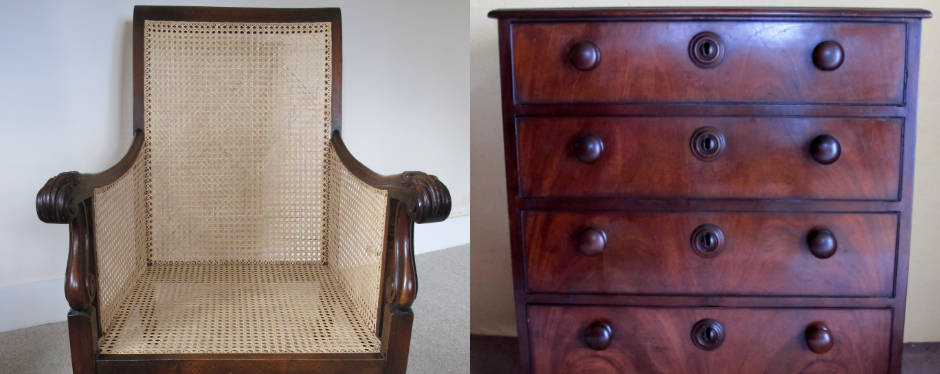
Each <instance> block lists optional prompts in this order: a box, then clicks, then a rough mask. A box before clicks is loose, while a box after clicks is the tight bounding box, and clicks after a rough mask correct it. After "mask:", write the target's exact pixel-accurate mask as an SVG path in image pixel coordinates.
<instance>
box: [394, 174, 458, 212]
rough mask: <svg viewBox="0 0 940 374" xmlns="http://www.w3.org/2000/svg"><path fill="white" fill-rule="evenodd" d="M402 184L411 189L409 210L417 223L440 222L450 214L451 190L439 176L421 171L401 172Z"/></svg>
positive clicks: (408, 200) (407, 200)
mask: <svg viewBox="0 0 940 374" xmlns="http://www.w3.org/2000/svg"><path fill="white" fill-rule="evenodd" d="M401 185H402V187H403V188H404V189H406V190H410V193H409V195H412V197H410V198H409V199H406V201H405V203H406V204H408V203H410V205H411V206H409V208H410V209H409V212H410V213H411V217H412V218H413V219H414V221H415V222H417V223H428V222H440V221H443V220H445V219H447V216H448V215H450V204H451V203H450V191H448V190H447V187H446V186H444V183H441V181H440V180H439V179H437V177H435V176H433V175H428V174H425V173H422V172H420V171H408V172H404V173H402V174H401Z"/></svg>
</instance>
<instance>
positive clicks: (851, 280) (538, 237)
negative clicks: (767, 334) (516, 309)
mask: <svg viewBox="0 0 940 374" xmlns="http://www.w3.org/2000/svg"><path fill="white" fill-rule="evenodd" d="M897 228H898V225H897V216H896V215H895V214H875V213H872V214H835V213H827V214H783V213H646V212H643V213H603V214H588V213H548V212H526V213H525V216H524V230H525V233H524V240H525V266H526V267H525V273H526V280H527V287H528V290H529V291H530V292H549V293H578V292H583V293H623V294H657V295H660V294H663V295H668V294H702V295H704V294H711V295H748V296H762V295H768V296H782V295H804V296H891V294H892V293H893V277H894V263H895V245H896V240H895V238H896V232H897ZM810 243H812V244H810ZM833 249H834V252H833Z"/></svg>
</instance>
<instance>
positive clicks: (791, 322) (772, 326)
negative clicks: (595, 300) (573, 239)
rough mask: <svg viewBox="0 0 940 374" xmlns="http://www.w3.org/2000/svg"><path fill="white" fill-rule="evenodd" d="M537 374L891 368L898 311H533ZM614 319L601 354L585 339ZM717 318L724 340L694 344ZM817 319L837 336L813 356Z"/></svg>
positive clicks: (859, 372)
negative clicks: (594, 326) (701, 327)
mask: <svg viewBox="0 0 940 374" xmlns="http://www.w3.org/2000/svg"><path fill="white" fill-rule="evenodd" d="M528 316H529V320H530V321H531V327H530V328H531V341H532V360H533V365H532V371H531V372H532V373H534V374H551V373H559V374H560V373H565V374H579V373H591V374H606V373H611V374H614V373H618V374H627V373H644V374H651V373H688V374H711V373H716V374H717V373H721V374H734V373H741V374H744V373H748V374H749V373H769V374H775V373H780V374H792V373H830V374H832V373H835V374H866V373H871V374H875V373H877V374H881V373H885V372H886V371H887V370H888V347H887V345H885V344H883V342H885V341H887V340H888V338H889V337H890V332H891V329H890V328H891V312H890V311H889V310H884V309H881V310H877V309H876V310H872V309H722V308H642V307H633V308H623V307H620V308H615V307H575V306H570V307H563V306H530V307H529V310H528ZM599 318H601V319H606V320H608V321H610V322H609V323H610V325H611V329H612V330H613V334H612V335H613V338H612V341H611V342H610V345H609V346H608V347H607V348H606V349H604V350H601V351H595V350H593V349H590V348H588V347H587V346H586V345H585V344H584V343H583V342H582V340H581V339H580V335H581V334H582V333H583V330H584V329H585V327H587V326H588V325H590V324H591V323H592V322H593V321H594V320H595V319H599ZM703 319H715V320H717V321H719V322H721V324H722V325H723V327H724V333H725V337H724V341H723V342H722V344H721V345H720V346H718V347H717V348H715V349H714V350H711V351H706V350H703V349H701V348H698V347H697V346H695V344H694V343H693V342H692V339H691V336H690V331H691V329H692V326H693V325H695V323H696V322H697V321H700V320H703ZM816 321H822V322H824V323H825V324H826V325H827V326H828V327H829V329H830V330H831V332H832V336H833V340H834V344H833V346H832V349H831V350H830V351H828V352H826V353H825V354H816V353H813V352H812V351H810V349H809V347H808V346H807V343H806V338H805V330H806V328H807V327H808V326H809V325H811V324H812V323H814V322H816Z"/></svg>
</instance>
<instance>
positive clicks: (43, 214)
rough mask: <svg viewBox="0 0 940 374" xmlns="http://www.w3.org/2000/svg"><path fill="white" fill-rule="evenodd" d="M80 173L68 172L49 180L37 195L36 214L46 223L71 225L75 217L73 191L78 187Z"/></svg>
mask: <svg viewBox="0 0 940 374" xmlns="http://www.w3.org/2000/svg"><path fill="white" fill-rule="evenodd" d="M78 176H79V174H78V172H77V171H67V172H64V173H61V174H59V175H56V176H55V177H52V178H49V180H48V181H46V184H45V185H44V186H43V187H42V188H41V189H40V190H39V194H38V195H36V213H37V214H38V215H39V219H40V220H41V221H43V222H46V223H69V222H71V221H72V218H74V217H75V213H76V209H75V207H74V203H75V201H74V199H73V197H74V196H73V191H74V190H75V189H76V188H77V187H78Z"/></svg>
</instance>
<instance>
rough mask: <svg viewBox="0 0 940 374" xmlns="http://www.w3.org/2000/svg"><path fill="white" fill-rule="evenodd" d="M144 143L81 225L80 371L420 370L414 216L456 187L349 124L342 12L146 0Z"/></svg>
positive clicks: (51, 187)
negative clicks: (348, 130)
mask: <svg viewBox="0 0 940 374" xmlns="http://www.w3.org/2000/svg"><path fill="white" fill-rule="evenodd" d="M133 32H134V49H133V55H134V123H133V125H134V132H133V133H134V139H133V143H132V145H131V147H130V150H129V151H128V152H127V155H125V156H124V157H123V158H122V159H121V160H120V161H119V162H118V163H117V164H116V165H115V166H113V167H111V168H110V169H108V170H106V171H104V172H101V173H97V174H81V173H78V172H66V173H62V174H59V175H58V176H56V177H54V178H52V179H50V180H49V181H48V182H47V183H46V185H45V186H44V187H43V188H42V189H41V190H40V191H39V194H38V196H37V199H36V209H37V211H38V214H39V218H40V219H41V220H43V221H45V222H49V223H68V224H69V227H70V240H71V243H70V246H69V254H68V265H67V269H66V284H65V296H66V299H67V301H68V303H69V305H70V307H71V311H70V312H69V313H68V326H69V336H70V344H71V352H72V366H73V371H74V372H75V373H80V374H85V373H133V372H139V373H142V372H147V373H158V372H160V373H162V372H174V373H197V372H198V373H231V372H250V373H306V372H317V373H404V372H405V369H406V367H407V361H408V347H409V343H410V340H411V323H412V318H413V317H412V312H411V305H412V302H413V301H414V299H415V296H416V293H417V287H418V285H417V276H416V273H415V265H414V259H413V246H412V234H413V227H414V223H415V222H418V223H422V222H434V221H440V220H443V219H444V218H446V217H447V215H448V214H449V212H450V195H449V193H448V191H447V189H446V188H445V187H444V185H443V184H442V183H441V182H440V181H438V179H437V178H435V177H433V176H429V175H427V174H424V173H420V172H406V173H402V174H400V175H392V176H380V175H378V174H375V173H373V172H372V171H370V170H369V169H367V168H366V167H364V166H363V165H362V164H361V163H359V162H358V161H357V160H356V159H355V158H354V157H353V156H352V155H351V154H350V153H349V151H348V150H347V148H346V146H345V145H344V144H343V140H342V137H341V136H340V79H341V69H340V66H341V61H342V59H341V43H340V40H341V39H340V12H339V10H338V9H237V8H193V7H136V8H135V10H134V31H133Z"/></svg>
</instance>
